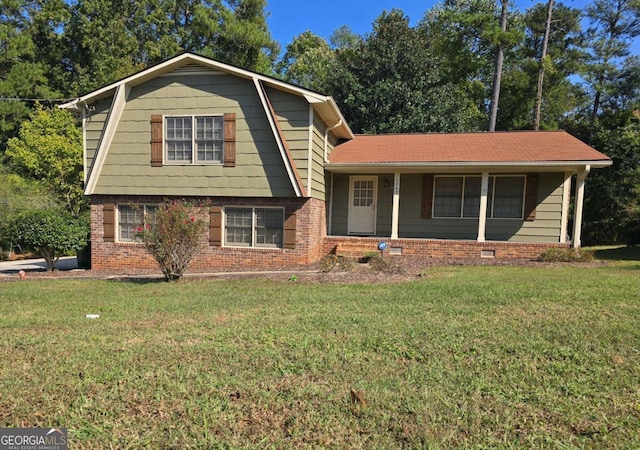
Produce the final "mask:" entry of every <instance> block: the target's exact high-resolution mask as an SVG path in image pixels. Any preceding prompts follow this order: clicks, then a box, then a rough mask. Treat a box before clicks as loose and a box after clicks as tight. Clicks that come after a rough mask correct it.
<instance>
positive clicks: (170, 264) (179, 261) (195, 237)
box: [136, 200, 205, 281]
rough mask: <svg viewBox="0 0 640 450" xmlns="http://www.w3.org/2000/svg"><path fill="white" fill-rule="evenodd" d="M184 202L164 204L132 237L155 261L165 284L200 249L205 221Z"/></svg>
mask: <svg viewBox="0 0 640 450" xmlns="http://www.w3.org/2000/svg"><path fill="white" fill-rule="evenodd" d="M198 212H199V211H198V208H194V207H193V205H191V204H190V203H188V202H184V201H175V200H174V201H166V202H165V203H163V204H162V205H160V207H159V208H158V209H157V211H156V213H155V218H154V220H151V221H149V223H147V224H145V225H144V226H140V227H139V228H138V230H137V233H136V235H137V236H138V238H139V239H140V240H141V241H142V242H143V243H144V245H145V247H146V249H147V251H148V252H149V253H150V254H151V256H153V257H154V258H155V260H156V261H157V262H158V265H159V266H160V270H162V273H163V274H164V277H165V279H166V280H167V281H176V280H179V279H180V278H181V277H182V275H183V274H184V272H185V271H186V270H187V268H188V267H189V264H190V263H191V260H192V259H193V257H194V256H195V255H196V254H197V253H198V251H199V250H200V248H201V247H202V234H203V233H204V230H205V222H204V220H202V218H200V217H199V215H198Z"/></svg>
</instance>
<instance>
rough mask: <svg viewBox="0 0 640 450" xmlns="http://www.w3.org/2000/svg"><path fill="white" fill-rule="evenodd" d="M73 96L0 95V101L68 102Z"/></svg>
mask: <svg viewBox="0 0 640 450" xmlns="http://www.w3.org/2000/svg"><path fill="white" fill-rule="evenodd" d="M70 100H73V98H20V97H0V101H6V102H50V103H54V102H60V103H63V102H68V101H70Z"/></svg>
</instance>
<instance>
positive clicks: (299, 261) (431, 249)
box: [91, 196, 569, 273]
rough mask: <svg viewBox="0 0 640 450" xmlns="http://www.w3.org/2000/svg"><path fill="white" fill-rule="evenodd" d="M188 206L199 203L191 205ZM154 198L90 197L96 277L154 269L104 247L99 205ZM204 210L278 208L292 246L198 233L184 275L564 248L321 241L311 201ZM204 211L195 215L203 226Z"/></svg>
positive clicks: (130, 250) (140, 256)
mask: <svg viewBox="0 0 640 450" xmlns="http://www.w3.org/2000/svg"><path fill="white" fill-rule="evenodd" d="M191 200H192V201H194V203H196V202H198V201H202V200H203V199H195V200H194V199H191ZM162 201H163V198H160V197H144V196H141V197H112V196H93V197H92V204H91V267H92V269H93V270H97V271H122V270H126V271H127V272H128V273H144V272H149V271H155V270H157V269H158V266H157V263H156V262H155V260H154V259H153V258H152V257H151V256H150V255H149V254H148V253H147V252H146V250H145V249H144V247H143V246H142V245H141V244H136V243H128V242H117V238H116V239H115V241H116V242H105V240H104V214H103V205H105V204H116V205H117V204H125V205H128V204H157V203H160V202H162ZM206 203H207V205H219V206H254V207H255V206H257V207H261V206H266V207H274V206H280V207H283V208H285V209H286V210H295V211H296V245H295V248H293V249H288V248H287V249H280V248H278V249H273V248H242V247H225V246H217V245H211V244H210V243H209V233H208V232H206V233H203V236H202V246H203V250H202V252H201V254H200V255H198V256H197V257H196V258H194V260H193V261H192V262H191V265H190V267H189V272H215V271H225V270H268V269H273V270H278V269H284V268H299V267H304V266H309V265H312V264H314V263H316V262H318V261H319V260H320V259H321V258H322V257H323V256H324V255H327V254H329V253H336V252H337V253H339V254H342V255H345V256H349V257H360V256H363V255H365V254H366V253H369V252H371V251H376V250H377V248H378V242H380V241H382V240H383V241H385V242H386V243H387V249H386V250H385V254H387V255H390V256H398V257H400V256H404V257H421V258H443V259H449V258H451V259H454V258H478V257H491V258H499V259H516V258H518V259H520V258H527V259H534V258H537V257H538V256H539V255H540V253H542V252H543V251H544V250H546V249H548V248H553V247H555V248H568V247H569V244H554V243H523V242H495V241H492V242H476V241H460V240H443V239H394V240H392V239H385V238H379V237H375V238H374V237H349V236H327V228H326V210H325V204H324V202H322V201H320V200H316V199H296V198H293V199H288V198H283V199H273V198H260V199H259V198H249V199H247V198H209V199H206ZM206 211H207V208H202V210H201V212H200V214H201V215H202V218H203V219H204V220H205V222H206V223H208V220H209V215H208V214H207V212H206Z"/></svg>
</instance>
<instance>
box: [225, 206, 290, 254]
mask: <svg viewBox="0 0 640 450" xmlns="http://www.w3.org/2000/svg"><path fill="white" fill-rule="evenodd" d="M283 233H284V210H283V209H282V208H226V209H225V239H224V242H225V245H228V246H234V247H268V248H282V240H283Z"/></svg>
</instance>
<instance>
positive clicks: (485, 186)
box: [478, 172, 489, 242]
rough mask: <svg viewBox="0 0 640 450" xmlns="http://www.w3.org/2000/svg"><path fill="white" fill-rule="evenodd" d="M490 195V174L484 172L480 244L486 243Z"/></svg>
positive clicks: (479, 220)
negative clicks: (488, 197)
mask: <svg viewBox="0 0 640 450" xmlns="http://www.w3.org/2000/svg"><path fill="white" fill-rule="evenodd" d="M488 193H489V172H482V184H481V187H480V217H478V242H484V240H485V234H486V230H487V195H488Z"/></svg>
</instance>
